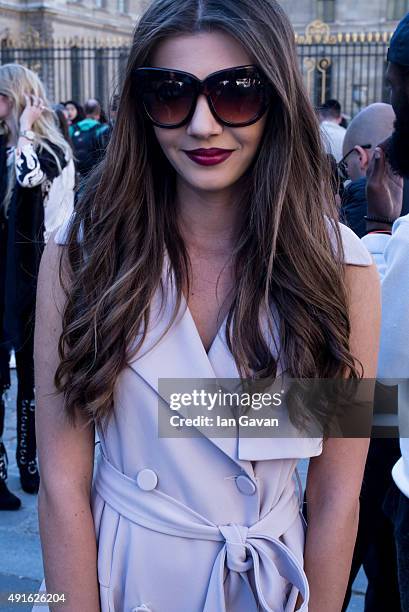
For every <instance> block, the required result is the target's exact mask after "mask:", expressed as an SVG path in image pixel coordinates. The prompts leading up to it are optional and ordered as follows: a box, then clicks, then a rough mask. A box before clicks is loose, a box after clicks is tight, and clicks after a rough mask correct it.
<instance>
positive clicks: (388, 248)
mask: <svg viewBox="0 0 409 612" xmlns="http://www.w3.org/2000/svg"><path fill="white" fill-rule="evenodd" d="M362 241H363V242H364V244H365V246H366V247H367V248H368V250H369V251H370V252H371V253H372V255H373V256H374V259H375V262H376V264H377V266H378V271H379V274H380V276H381V280H382V327H381V347H380V353H379V362H378V378H381V379H399V378H404V379H408V378H409V215H405V216H404V217H401V218H400V219H398V220H397V221H396V222H395V223H394V225H393V228H392V236H389V235H388V234H368V235H367V236H364V238H362ZM382 382H384V383H387V380H383V381H382ZM395 383H396V381H395ZM390 384H394V382H393V380H391V382H390ZM407 386H408V385H404V386H402V385H400V386H399V396H398V398H399V425H400V432H401V435H402V434H403V433H404V432H407V431H408V429H409V397H408V396H407V395H408V394H407V389H406V388H405V387H407ZM405 435H407V433H405ZM400 446H401V451H402V457H401V458H400V459H399V461H398V462H397V463H396V465H395V466H394V468H393V470H392V476H393V479H394V481H395V483H396V485H397V486H398V487H399V489H400V490H401V491H402V493H403V494H404V495H406V496H407V497H409V438H404V437H401V439H400Z"/></svg>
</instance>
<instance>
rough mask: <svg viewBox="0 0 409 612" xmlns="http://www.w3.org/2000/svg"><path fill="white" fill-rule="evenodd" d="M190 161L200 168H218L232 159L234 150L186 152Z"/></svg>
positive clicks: (196, 150) (195, 150)
mask: <svg viewBox="0 0 409 612" xmlns="http://www.w3.org/2000/svg"><path fill="white" fill-rule="evenodd" d="M185 153H186V155H187V156H188V158H189V159H191V160H192V161H194V162H195V163H196V164H199V165H200V166H216V165H217V164H221V163H222V162H224V161H225V160H226V159H228V158H229V157H230V155H231V154H232V153H233V150H230V149H194V150H193V151H185Z"/></svg>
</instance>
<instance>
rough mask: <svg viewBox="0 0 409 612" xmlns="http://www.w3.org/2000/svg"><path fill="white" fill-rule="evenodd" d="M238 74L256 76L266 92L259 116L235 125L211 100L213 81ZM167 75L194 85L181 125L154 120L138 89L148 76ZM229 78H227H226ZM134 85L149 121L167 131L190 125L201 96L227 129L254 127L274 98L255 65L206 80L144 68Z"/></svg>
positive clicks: (228, 69) (192, 75) (141, 69)
mask: <svg viewBox="0 0 409 612" xmlns="http://www.w3.org/2000/svg"><path fill="white" fill-rule="evenodd" d="M237 72H241V73H243V76H244V77H246V76H254V75H255V74H256V75H257V76H258V77H259V78H260V80H261V81H262V83H263V86H264V90H263V102H262V105H261V107H260V110H259V111H258V113H257V115H255V116H254V117H253V118H252V119H251V120H249V121H242V122H241V123H233V122H231V121H226V120H224V119H222V118H221V117H220V116H219V115H218V113H217V111H216V109H215V108H214V106H213V102H212V100H211V93H210V92H211V84H212V81H217V80H219V79H220V75H224V74H226V75H228V74H233V75H234V74H236V73H237ZM155 73H157V74H161V73H162V74H166V75H168V78H172V77H176V78H177V77H180V78H184V79H188V82H189V84H191V85H193V89H194V93H193V97H192V103H191V107H190V110H189V112H188V114H187V116H186V117H185V118H184V119H183V120H182V121H180V122H179V123H171V124H169V123H160V122H159V121H156V119H154V118H153V117H152V116H151V114H150V113H149V110H148V108H147V106H146V104H145V100H144V93H143V91H142V92H141V91H140V90H139V89H138V86H142V87H143V82H144V79H146V77H147V76H149V75H150V74H155ZM226 78H227V77H226ZM134 85H135V87H136V92H137V95H138V96H139V97H141V98H142V103H143V107H144V111H145V113H146V115H147V117H148V119H149V120H150V121H151V122H152V123H153V125H155V126H156V127H160V128H165V129H169V130H173V129H176V128H179V127H182V126H183V125H186V124H188V123H189V122H190V121H191V119H192V117H193V115H194V113H195V110H196V106H197V100H198V98H199V96H200V95H204V96H205V97H206V100H207V103H208V105H209V108H210V112H211V113H212V115H213V117H214V118H215V119H216V121H218V122H219V123H221V124H222V125H224V126H226V127H247V126H249V125H253V124H254V123H256V122H257V121H259V120H260V119H261V118H262V117H263V115H264V114H265V112H266V111H267V109H268V106H269V103H270V100H271V97H272V93H273V88H272V85H271V84H270V83H269V82H268V80H267V78H266V77H265V75H264V74H263V72H262V71H261V70H260V69H259V68H258V67H257V66H255V65H246V66H234V67H233V68H225V69H223V70H218V71H217V72H212V73H211V74H209V75H208V76H207V77H206V78H205V79H203V80H200V79H199V78H198V77H196V76H195V75H194V74H191V73H190V72H184V71H183V70H170V69H167V68H151V67H142V68H136V69H135V70H134Z"/></svg>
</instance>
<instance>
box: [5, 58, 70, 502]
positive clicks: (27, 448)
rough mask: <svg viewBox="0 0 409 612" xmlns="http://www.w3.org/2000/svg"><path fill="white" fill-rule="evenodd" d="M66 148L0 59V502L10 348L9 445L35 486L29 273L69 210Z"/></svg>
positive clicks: (35, 86) (23, 79)
mask: <svg viewBox="0 0 409 612" xmlns="http://www.w3.org/2000/svg"><path fill="white" fill-rule="evenodd" d="M74 177H75V173H74V165H73V159H72V151H71V148H70V146H69V144H68V143H67V142H66V140H65V139H64V138H63V136H62V134H61V133H60V131H59V129H58V123H57V121H56V116H55V113H54V112H53V110H52V108H51V106H50V104H49V102H48V101H47V98H46V93H45V90H44V86H43V84H42V83H41V81H40V79H39V77H38V76H37V75H36V74H35V73H34V72H32V71H31V70H29V69H27V68H25V67H24V66H21V65H18V64H6V65H4V66H0V245H1V246H0V249H1V253H0V398H1V399H0V509H8V510H10V509H17V508H19V506H20V500H19V499H18V498H17V497H16V496H15V495H13V494H12V493H11V492H10V491H9V490H8V488H7V486H6V483H5V481H6V478H7V463H8V459H7V454H6V450H5V447H4V444H3V443H2V441H1V436H2V433H3V427H4V412H5V410H4V408H5V404H4V397H3V394H4V391H5V390H6V389H7V388H8V387H9V386H10V376H9V355H10V350H11V349H12V348H14V350H15V355H16V368H17V379H18V393H17V449H16V460H17V464H18V467H19V470H20V479H21V486H22V488H23V490H24V491H26V492H27V493H36V492H37V491H38V486H39V474H38V469H37V463H36V440H35V425H34V423H35V421H34V413H35V408H34V406H35V404H34V374H33V333H34V310H35V294H36V285H37V273H38V267H39V263H40V258H41V254H42V251H43V248H44V245H45V243H46V242H47V240H48V237H49V235H50V233H51V232H52V231H53V230H54V229H55V228H56V227H58V226H59V225H60V224H61V223H62V222H63V221H64V220H65V218H66V217H67V216H69V215H70V214H71V212H72V210H73V203H74Z"/></svg>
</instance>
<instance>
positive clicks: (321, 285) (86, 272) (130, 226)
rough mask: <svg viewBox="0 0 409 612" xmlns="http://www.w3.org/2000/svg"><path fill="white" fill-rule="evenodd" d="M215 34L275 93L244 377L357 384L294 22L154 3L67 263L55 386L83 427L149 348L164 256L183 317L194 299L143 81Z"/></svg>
mask: <svg viewBox="0 0 409 612" xmlns="http://www.w3.org/2000/svg"><path fill="white" fill-rule="evenodd" d="M213 30H218V31H223V32H225V33H227V34H229V35H231V36H232V37H234V38H235V39H236V40H238V41H239V42H240V43H241V44H242V46H243V47H244V48H245V49H246V51H247V52H249V53H250V55H251V57H252V58H254V63H255V64H256V65H258V66H259V67H261V68H262V70H263V72H264V74H265V75H266V77H267V78H268V80H269V82H270V83H271V85H272V86H273V90H274V102H273V104H272V105H271V108H270V109H269V111H268V116H267V121H266V125H265V131H264V134H263V139H262V142H261V145H260V148H259V151H258V154H257V157H256V159H255V160H254V162H253V164H252V166H251V168H250V169H249V170H248V171H247V172H246V175H245V176H244V177H243V178H242V182H243V189H242V194H243V197H242V201H241V202H238V203H237V205H238V206H240V207H241V208H242V211H243V213H242V215H241V217H240V218H241V220H242V226H241V231H240V232H239V238H238V240H237V244H236V246H235V250H234V253H233V256H234V261H235V279H236V281H235V289H234V299H233V302H232V305H231V308H230V312H229V314H228V318H227V325H226V339H227V343H228V346H229V348H230V350H231V352H232V354H233V356H234V359H235V361H236V364H237V367H238V369H239V372H240V374H241V376H242V377H246V376H255V377H258V378H264V377H274V376H275V375H276V372H277V365H278V360H279V359H281V358H283V359H284V362H285V368H286V372H287V373H288V374H289V375H290V376H292V377H294V378H317V377H320V378H331V377H344V376H346V377H352V378H358V377H359V376H360V373H359V372H358V366H357V364H356V361H355V359H354V357H353V355H352V354H351V352H350V348H349V335H350V322H349V318H348V305H347V294H346V286H345V280H344V269H343V250H342V242H341V237H340V230H339V226H338V222H337V216H338V215H337V210H336V207H335V202H334V198H333V194H332V192H331V187H330V172H329V169H328V163H327V161H326V156H325V153H324V151H323V149H322V145H321V139H320V133H319V126H318V122H317V118H316V116H315V113H314V110H313V108H312V106H311V103H310V101H309V99H308V96H307V94H306V91H305V89H304V85H303V82H302V77H301V74H300V70H299V67H298V59H297V54H296V48H295V37H294V32H293V29H292V27H291V25H290V23H289V20H288V18H287V16H286V15H285V13H284V12H283V10H282V9H281V7H280V6H279V4H278V3H277V2H275V1H274V0H154V1H153V2H152V3H151V5H150V6H149V8H148V9H147V11H146V12H145V14H144V15H143V16H142V18H141V19H140V21H139V22H138V25H137V27H136V30H135V34H134V39H133V45H132V49H131V53H130V56H129V60H128V64H127V70H126V75H125V80H124V84H123V88H122V93H121V98H120V103H119V108H118V116H117V121H116V124H115V128H114V130H113V135H112V140H111V142H110V144H109V146H108V150H107V154H106V157H105V159H104V160H103V162H102V163H101V164H100V165H99V167H98V168H97V169H96V170H95V172H94V173H93V174H92V175H91V177H90V179H89V181H88V183H87V186H86V189H85V192H84V194H83V197H82V198H81V200H80V202H79V204H78V207H77V213H76V216H75V219H74V221H73V223H72V224H71V226H70V230H69V234H68V243H67V247H66V248H65V249H64V251H65V252H64V257H63V258H62V263H61V270H60V276H61V279H62V281H63V282H65V284H66V292H67V302H66V307H65V311H64V314H63V333H62V336H61V339H60V345H59V351H60V357H61V363H60V365H59V367H58V369H57V372H56V377H55V381H56V385H57V389H59V390H60V391H63V392H64V394H65V399H66V402H65V404H66V411H67V414H68V416H69V417H71V418H73V419H75V414H76V412H77V411H78V410H79V411H81V413H85V414H86V415H87V416H88V417H89V419H95V420H96V421H97V422H102V421H105V420H106V417H109V416H110V415H111V413H112V409H113V393H114V387H115V383H116V380H117V378H118V375H119V374H120V372H121V371H122V370H123V369H124V367H125V366H126V364H127V363H128V362H129V360H130V359H131V358H133V357H134V356H135V355H136V354H137V352H138V350H139V349H140V347H141V345H142V344H143V341H144V338H145V333H146V329H147V325H148V322H149V313H150V303H151V300H152V298H153V296H154V294H155V292H156V291H157V290H158V289H160V288H161V276H162V270H163V265H164V253H165V249H166V251H167V253H168V255H169V259H170V263H171V266H172V269H173V274H174V278H175V282H176V290H177V296H178V299H177V303H176V310H175V315H176V314H177V311H178V309H179V307H180V305H181V302H182V295H183V291H184V290H186V288H187V289H188V288H189V279H190V274H191V270H190V262H189V257H188V254H187V251H186V247H185V244H184V242H183V239H182V236H181V233H180V231H179V228H178V220H177V216H176V214H175V213H176V211H175V189H176V176H175V171H174V169H173V168H172V166H171V165H170V163H169V162H168V160H167V159H166V158H165V156H164V154H163V153H162V151H161V148H160V146H159V144H158V142H157V140H156V137H155V134H154V131H153V128H152V126H151V125H150V124H149V123H148V122H146V120H145V117H144V113H143V109H142V108H141V105H139V104H138V103H137V97H136V95H135V90H134V82H133V71H134V69H135V68H137V67H140V66H147V65H149V61H150V57H151V55H152V52H153V50H154V49H155V47H156V45H157V44H158V43H159V42H160V41H162V40H163V39H165V38H168V37H172V36H177V35H179V34H192V33H195V32H203V31H206V32H211V31H213ZM80 227H81V233H82V241H80V242H78V240H77V236H78V233H79V230H80ZM329 228H330V230H331V231H329ZM330 234H332V236H333V238H332V240H333V241H334V244H333V243H332V240H331V238H330ZM64 262H65V263H64ZM67 274H68V275H69V281H68V282H67V281H64V276H65V277H66V275H67ZM187 294H188V293H187ZM261 312H263V313H265V314H266V315H267V319H268V327H269V331H270V333H271V337H272V338H274V337H275V336H274V333H275V330H276V329H277V326H278V333H279V339H280V342H279V343H280V351H281V352H280V355H279V357H278V358H277V355H274V354H273V352H272V351H271V346H269V343H268V338H266V336H265V334H264V332H263V330H262V327H261V322H260V313H261ZM138 334H139V335H138ZM136 338H140V340H139V341H138V342H137V343H136V342H135V339H136Z"/></svg>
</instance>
